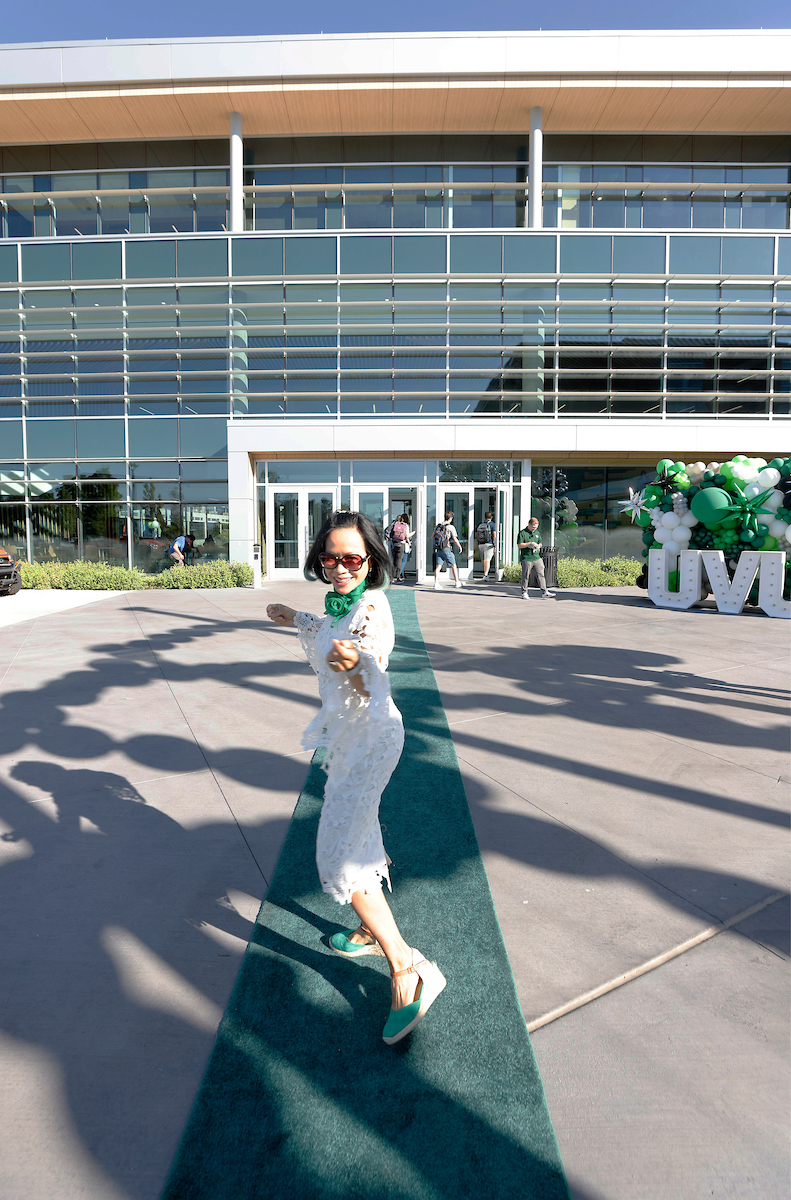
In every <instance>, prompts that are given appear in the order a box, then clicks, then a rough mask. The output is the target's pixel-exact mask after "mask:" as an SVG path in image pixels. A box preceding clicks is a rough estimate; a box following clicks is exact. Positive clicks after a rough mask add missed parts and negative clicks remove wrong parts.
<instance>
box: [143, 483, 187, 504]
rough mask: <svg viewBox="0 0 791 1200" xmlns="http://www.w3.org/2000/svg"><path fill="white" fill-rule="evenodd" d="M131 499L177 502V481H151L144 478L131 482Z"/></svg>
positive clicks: (150, 502) (149, 502) (149, 501)
mask: <svg viewBox="0 0 791 1200" xmlns="http://www.w3.org/2000/svg"><path fill="white" fill-rule="evenodd" d="M131 487H132V500H133V501H135V500H144V501H146V503H148V504H153V503H154V502H155V501H165V502H166V503H171V502H177V501H178V498H179V488H178V484H177V483H172V482H171V483H165V482H156V483H155V482H153V481H152V480H146V481H145V482H141V483H133V484H132V485H131Z"/></svg>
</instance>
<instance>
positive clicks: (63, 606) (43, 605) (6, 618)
mask: <svg viewBox="0 0 791 1200" xmlns="http://www.w3.org/2000/svg"><path fill="white" fill-rule="evenodd" d="M119 594H122V595H126V592H123V593H119V592H99V591H97V592H72V591H61V590H60V589H59V588H42V590H41V591H38V589H36V588H23V590H22V591H21V592H17V593H16V595H14V596H0V629H6V628H7V627H8V626H9V625H18V624H19V623H20V621H30V620H33V619H34V618H36V617H48V616H50V615H51V614H52V613H59V612H68V611H69V609H72V608H82V606H83V604H96V602H97V601H98V600H108V599H110V597H112V596H118V595H119Z"/></svg>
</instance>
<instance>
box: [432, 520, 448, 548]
mask: <svg viewBox="0 0 791 1200" xmlns="http://www.w3.org/2000/svg"><path fill="white" fill-rule="evenodd" d="M431 540H432V542H433V544H434V549H435V550H447V548H448V546H449V545H450V530H449V529H448V526H447V524H446V523H445V522H444V521H440V523H439V525H435V526H434V536H433V537H432V539H431Z"/></svg>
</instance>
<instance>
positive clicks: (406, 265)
mask: <svg viewBox="0 0 791 1200" xmlns="http://www.w3.org/2000/svg"><path fill="white" fill-rule="evenodd" d="M393 255H394V258H393V265H394V270H395V272H396V274H400V275H430V274H444V273H445V238H444V237H432V236H431V235H428V236H425V237H408V236H407V237H405V236H402V235H398V236H396V237H395V238H394V239H393Z"/></svg>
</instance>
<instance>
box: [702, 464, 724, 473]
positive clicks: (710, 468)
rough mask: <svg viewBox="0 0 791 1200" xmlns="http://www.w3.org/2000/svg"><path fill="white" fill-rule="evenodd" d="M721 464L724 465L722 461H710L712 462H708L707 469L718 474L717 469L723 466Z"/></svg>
mask: <svg viewBox="0 0 791 1200" xmlns="http://www.w3.org/2000/svg"><path fill="white" fill-rule="evenodd" d="M721 465H722V464H721V463H718V462H710V463H706V470H707V471H714V473H715V474H716V473H717V471H719V469H720V466H721Z"/></svg>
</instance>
